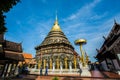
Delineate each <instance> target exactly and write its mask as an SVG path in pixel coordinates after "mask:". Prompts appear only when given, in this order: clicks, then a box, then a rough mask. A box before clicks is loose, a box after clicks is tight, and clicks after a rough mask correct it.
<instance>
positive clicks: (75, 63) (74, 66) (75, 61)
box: [74, 56, 76, 69]
mask: <svg viewBox="0 0 120 80" xmlns="http://www.w3.org/2000/svg"><path fill="white" fill-rule="evenodd" d="M74 68H75V69H76V57H75V56H74Z"/></svg>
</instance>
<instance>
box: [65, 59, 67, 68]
mask: <svg viewBox="0 0 120 80" xmlns="http://www.w3.org/2000/svg"><path fill="white" fill-rule="evenodd" d="M64 60H65V69H67V57H66V58H65V59H64Z"/></svg>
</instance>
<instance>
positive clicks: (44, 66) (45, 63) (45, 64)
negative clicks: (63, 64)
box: [43, 59, 46, 69]
mask: <svg viewBox="0 0 120 80" xmlns="http://www.w3.org/2000/svg"><path fill="white" fill-rule="evenodd" d="M43 62H44V69H45V67H46V60H45V59H44V61H43Z"/></svg>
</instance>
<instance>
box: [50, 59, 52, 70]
mask: <svg viewBox="0 0 120 80" xmlns="http://www.w3.org/2000/svg"><path fill="white" fill-rule="evenodd" d="M50 69H52V59H51V58H50Z"/></svg>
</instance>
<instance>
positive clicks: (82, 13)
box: [63, 0, 101, 21]
mask: <svg viewBox="0 0 120 80" xmlns="http://www.w3.org/2000/svg"><path fill="white" fill-rule="evenodd" d="M100 1H101V0H94V1H93V2H91V3H89V4H86V5H85V6H83V7H82V8H80V9H78V10H77V12H76V13H73V14H72V15H70V16H69V17H67V18H66V19H63V20H64V21H68V20H74V19H78V18H81V17H87V16H90V15H91V14H90V13H91V10H92V9H93V8H94V7H95V6H96V5H97V4H98V3H99V2H100Z"/></svg>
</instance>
